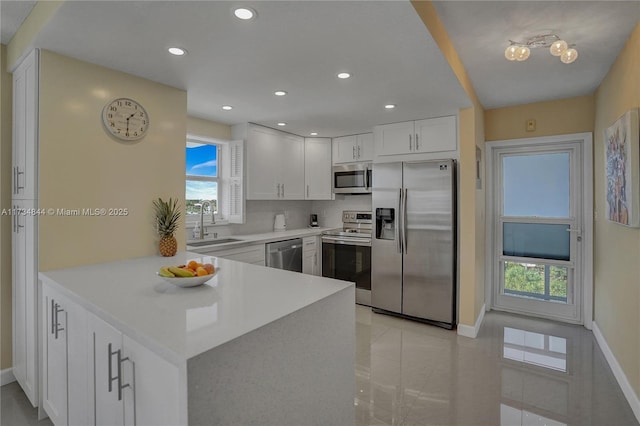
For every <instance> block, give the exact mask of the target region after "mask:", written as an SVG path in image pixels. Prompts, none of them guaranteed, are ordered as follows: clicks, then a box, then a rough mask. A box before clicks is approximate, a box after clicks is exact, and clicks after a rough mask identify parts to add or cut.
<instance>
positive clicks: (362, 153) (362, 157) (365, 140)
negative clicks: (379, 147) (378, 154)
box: [356, 133, 373, 161]
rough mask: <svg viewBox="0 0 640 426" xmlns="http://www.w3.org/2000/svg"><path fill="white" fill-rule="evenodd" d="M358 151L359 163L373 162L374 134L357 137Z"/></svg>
mask: <svg viewBox="0 0 640 426" xmlns="http://www.w3.org/2000/svg"><path fill="white" fill-rule="evenodd" d="M356 151H357V152H356V154H357V157H358V161H372V160H373V133H364V134H362V135H357V144H356Z"/></svg>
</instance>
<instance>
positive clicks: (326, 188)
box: [304, 138, 332, 200]
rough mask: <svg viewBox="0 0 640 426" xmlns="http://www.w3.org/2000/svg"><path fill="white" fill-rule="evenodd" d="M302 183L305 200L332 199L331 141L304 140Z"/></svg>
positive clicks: (322, 139) (324, 139) (326, 139)
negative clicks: (303, 182)
mask: <svg viewBox="0 0 640 426" xmlns="http://www.w3.org/2000/svg"><path fill="white" fill-rule="evenodd" d="M304 181H305V184H306V191H305V199H306V200H330V199H331V198H332V193H331V139H328V138H306V139H305V140H304Z"/></svg>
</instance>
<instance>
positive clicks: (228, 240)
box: [187, 238, 242, 247]
mask: <svg viewBox="0 0 640 426" xmlns="http://www.w3.org/2000/svg"><path fill="white" fill-rule="evenodd" d="M236 241H242V240H238V239H235V238H220V239H219V240H209V241H194V242H191V243H187V245H188V246H192V247H202V246H214V245H216V244H224V243H235V242H236Z"/></svg>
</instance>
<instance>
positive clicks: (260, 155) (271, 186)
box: [246, 126, 285, 200]
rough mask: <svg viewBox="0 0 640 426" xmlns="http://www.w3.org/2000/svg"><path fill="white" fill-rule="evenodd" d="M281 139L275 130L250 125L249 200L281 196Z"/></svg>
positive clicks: (248, 158) (248, 144) (248, 155)
mask: <svg viewBox="0 0 640 426" xmlns="http://www.w3.org/2000/svg"><path fill="white" fill-rule="evenodd" d="M279 142H280V140H279V137H278V135H277V133H275V130H271V129H266V128H262V127H259V126H250V127H249V129H248V131H247V144H246V145H247V158H246V164H247V169H246V170H247V200H277V199H278V198H279V191H278V189H279V186H278V185H280V182H279V177H280V170H279V169H280V166H279V165H280V157H281V156H282V155H284V154H285V153H284V152H283V151H282V150H281V149H282V148H281V146H280V143H279Z"/></svg>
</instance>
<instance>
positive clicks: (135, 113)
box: [127, 112, 136, 135]
mask: <svg viewBox="0 0 640 426" xmlns="http://www.w3.org/2000/svg"><path fill="white" fill-rule="evenodd" d="M134 115H136V113H135V112H134V113H133V114H131V115H130V116H129V117H127V135H129V119H130V118H131V117H133V116H134Z"/></svg>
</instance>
